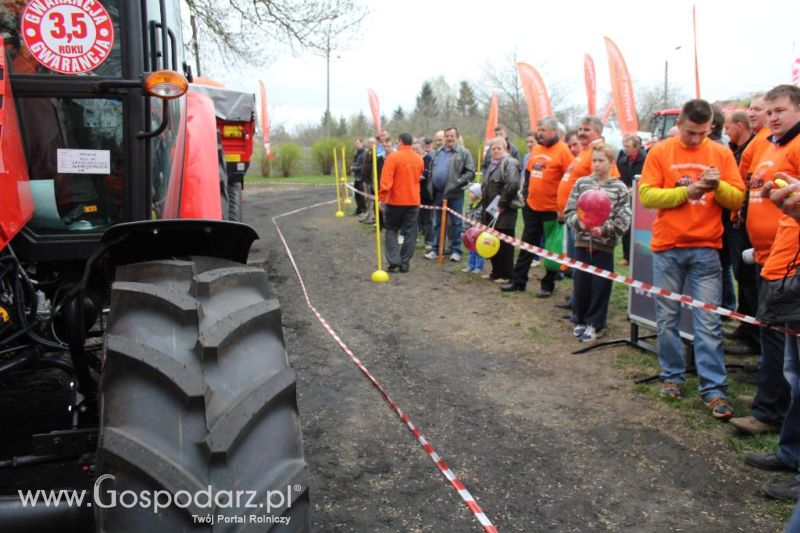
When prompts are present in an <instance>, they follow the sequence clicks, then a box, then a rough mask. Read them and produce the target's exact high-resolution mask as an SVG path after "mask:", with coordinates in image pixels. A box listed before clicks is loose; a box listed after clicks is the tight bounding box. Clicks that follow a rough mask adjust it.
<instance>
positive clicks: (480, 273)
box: [472, 268, 483, 277]
mask: <svg viewBox="0 0 800 533" xmlns="http://www.w3.org/2000/svg"><path fill="white" fill-rule="evenodd" d="M472 273H473V274H479V275H480V276H481V277H483V271H482V270H478V269H477V268H476V269H474V270H473V271H472Z"/></svg>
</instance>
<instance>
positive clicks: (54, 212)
mask: <svg viewBox="0 0 800 533" xmlns="http://www.w3.org/2000/svg"><path fill="white" fill-rule="evenodd" d="M54 4H55V7H53V6H54ZM75 4H76V3H75V2H45V1H43V0H33V1H30V2H19V1H9V0H7V1H5V2H3V3H2V4H0V24H2V37H3V41H4V46H5V52H6V65H5V66H6V73H7V74H8V78H9V79H10V82H11V84H10V85H11V90H12V92H13V93H12V94H13V98H14V100H13V105H14V106H15V107H16V114H17V116H18V118H19V131H20V139H19V147H20V148H21V150H22V151H23V153H24V157H25V160H26V161H27V162H28V164H27V166H28V168H27V174H28V177H29V179H30V185H29V187H30V193H31V195H32V199H33V203H34V205H35V211H34V213H33V216H32V218H31V220H30V221H29V222H28V224H27V225H26V227H25V228H24V229H23V230H22V231H21V232H20V235H18V236H17V238H16V239H15V240H14V243H15V247H16V248H17V249H18V251H19V253H20V254H21V255H23V256H25V257H31V258H32V259H35V260H38V259H42V258H44V257H47V258H54V257H56V258H60V259H64V260H71V259H85V258H87V257H88V256H89V255H90V253H91V251H92V249H93V248H95V247H96V246H97V243H98V242H99V240H100V237H101V235H102V234H103V232H104V231H105V230H106V229H108V228H109V227H110V226H111V225H113V224H117V223H120V222H129V221H136V220H148V219H160V218H175V213H176V206H175V205H170V201H172V202H173V203H175V201H176V197H175V195H176V192H175V191H174V189H175V188H176V187H179V185H180V183H175V184H173V185H172V188H173V191H172V198H171V194H170V193H171V186H170V182H171V181H172V180H173V179H176V177H179V176H180V175H181V166H182V157H183V153H184V143H183V142H181V141H184V139H182V138H181V137H182V131H183V130H184V129H185V122H186V98H185V97H178V98H173V99H171V100H162V99H159V98H157V97H155V96H153V95H151V94H149V93H148V92H147V88H146V87H145V83H146V82H147V81H148V76H152V74H153V73H157V72H160V71H161V72H165V71H166V72H171V73H173V75H174V76H175V78H176V80H177V79H179V77H180V76H179V75H178V73H181V74H184V75H186V76H189V77H190V73H189V72H188V68H187V66H186V63H185V62H184V57H183V48H182V46H180V43H181V39H182V36H181V24H180V8H179V3H178V2H173V1H170V2H163V1H162V2H160V1H158V0H147V1H141V2H136V1H123V0H104V1H103V2H102V3H101V2H85V3H83V6H80V5H75ZM78 4H80V3H78ZM150 82H151V83H156V82H157V81H156V80H150ZM178 83H180V82H179V81H178ZM167 90H169V91H171V90H176V89H167ZM168 96H169V95H168Z"/></svg>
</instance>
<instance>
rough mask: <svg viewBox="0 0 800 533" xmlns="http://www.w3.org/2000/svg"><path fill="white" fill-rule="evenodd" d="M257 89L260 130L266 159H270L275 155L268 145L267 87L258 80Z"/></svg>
mask: <svg viewBox="0 0 800 533" xmlns="http://www.w3.org/2000/svg"><path fill="white" fill-rule="evenodd" d="M258 89H259V95H260V96H261V113H259V114H260V118H261V131H262V132H263V136H264V150H265V151H266V153H267V159H269V160H270V161H271V160H273V159H275V156H274V155H273V154H272V150H271V149H270V146H269V117H268V111H267V88H266V86H264V82H263V81H261V80H258Z"/></svg>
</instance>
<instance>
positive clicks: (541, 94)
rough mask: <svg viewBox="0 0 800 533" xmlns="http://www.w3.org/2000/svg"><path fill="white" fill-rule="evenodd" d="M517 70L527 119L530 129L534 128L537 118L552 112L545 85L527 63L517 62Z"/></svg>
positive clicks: (537, 73)
mask: <svg viewBox="0 0 800 533" xmlns="http://www.w3.org/2000/svg"><path fill="white" fill-rule="evenodd" d="M517 72H519V79H520V83H521V84H522V92H523V93H524V94H525V102H526V103H527V104H528V121H529V122H530V126H531V130H535V129H536V125H537V124H538V122H539V119H542V118H544V117H549V116H551V115H552V114H553V108H552V106H551V105H550V97H549V96H548V94H547V87H545V85H544V80H542V77H541V76H540V75H539V72H538V71H537V70H536V69H535V68H533V67H532V66H530V65H529V64H527V63H517Z"/></svg>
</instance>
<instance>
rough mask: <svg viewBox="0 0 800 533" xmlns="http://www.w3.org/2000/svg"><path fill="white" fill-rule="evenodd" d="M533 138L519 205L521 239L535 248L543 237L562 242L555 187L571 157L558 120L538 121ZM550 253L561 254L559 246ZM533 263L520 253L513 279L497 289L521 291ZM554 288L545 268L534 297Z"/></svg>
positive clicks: (553, 279)
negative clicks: (521, 202) (524, 199)
mask: <svg viewBox="0 0 800 533" xmlns="http://www.w3.org/2000/svg"><path fill="white" fill-rule="evenodd" d="M536 135H537V137H538V141H539V142H538V144H537V145H536V146H534V147H533V150H532V151H531V156H530V159H529V160H528V168H527V169H526V170H527V171H528V172H529V173H530V178H529V179H528V181H527V183H528V190H527V195H526V194H525V190H523V198H526V202H525V205H524V206H522V221H523V223H524V226H523V229H522V240H523V241H525V242H527V243H531V244H533V245H535V246H538V243H539V242H541V240H542V237H544V240H545V243H547V242H553V241H556V240H558V242H561V239H560V238H558V239H557V237H558V235H556V233H558V234H560V233H561V224H559V223H558V201H557V200H558V185H559V183H561V178H562V176H564V173H565V172H566V171H567V168H569V166H570V165H571V164H572V161H573V159H574V158H573V156H572V153H571V152H570V151H569V147H568V146H567V145H566V143H565V142H564V141H562V140H561V139H560V138H559V136H558V121H557V120H556V119H555V118H554V117H545V118H543V119H541V120H539V123H538V125H537V130H536ZM550 251H551V252H556V253H561V249H560V247H559V249H557V250H550ZM532 261H533V254H531V253H529V252H526V251H525V250H520V252H519V256H517V262H516V264H515V265H514V279H512V280H511V283H509V284H508V285H503V286H502V287H500V290H502V291H504V292H511V291H524V290H525V286H526V285H527V283H528V270H529V269H530V266H531V262H532ZM555 287H556V271H555V270H550V269H548V270H547V273H546V274H545V276H544V277H543V278H542V281H541V283H540V289H539V292H538V293H537V295H536V296H537V297H538V298H549V297H550V296H552V295H553V291H554V290H555Z"/></svg>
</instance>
